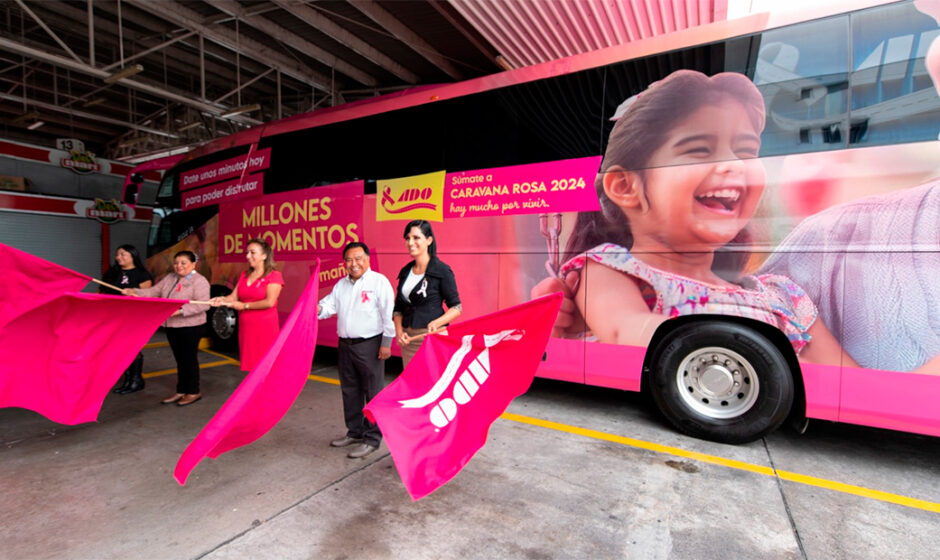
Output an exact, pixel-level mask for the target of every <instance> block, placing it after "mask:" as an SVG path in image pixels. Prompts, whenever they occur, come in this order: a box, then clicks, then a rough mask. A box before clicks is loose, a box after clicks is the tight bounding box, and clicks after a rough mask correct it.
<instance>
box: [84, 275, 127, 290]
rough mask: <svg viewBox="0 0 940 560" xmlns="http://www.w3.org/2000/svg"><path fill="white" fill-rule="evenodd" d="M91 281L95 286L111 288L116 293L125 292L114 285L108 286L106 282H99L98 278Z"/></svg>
mask: <svg viewBox="0 0 940 560" xmlns="http://www.w3.org/2000/svg"><path fill="white" fill-rule="evenodd" d="M91 281H92V282H94V283H95V284H101V285H102V286H104V287H105V288H111V289H112V290H114V291H116V292H123V291H124V289H123V288H118V287H117V286H115V285H114V284H108V283H107V282H105V281H104V280H98V279H97V278H92V279H91Z"/></svg>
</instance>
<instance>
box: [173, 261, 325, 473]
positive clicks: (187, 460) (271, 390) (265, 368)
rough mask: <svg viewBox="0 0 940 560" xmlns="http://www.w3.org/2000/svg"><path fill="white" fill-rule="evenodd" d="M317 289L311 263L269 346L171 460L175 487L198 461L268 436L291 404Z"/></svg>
mask: <svg viewBox="0 0 940 560" xmlns="http://www.w3.org/2000/svg"><path fill="white" fill-rule="evenodd" d="M319 287H320V261H319V259H317V264H316V267H314V268H313V269H312V270H311V276H310V280H308V281H307V286H306V287H305V288H304V291H303V293H302V294H301V295H300V299H299V300H298V301H297V305H296V306H294V309H293V311H291V313H290V315H289V316H288V317H287V321H286V322H285V323H284V326H283V327H282V328H281V332H280V333H279V334H278V336H277V339H276V340H275V341H274V344H273V345H271V348H270V349H268V352H267V353H266V354H265V355H264V358H262V359H261V361H260V362H258V365H256V366H255V367H254V368H253V369H252V370H251V371H250V372H249V373H248V375H247V376H245V379H243V380H242V382H241V384H240V385H239V386H238V387H237V388H236V389H235V392H234V393H232V396H231V397H229V399H228V400H227V401H225V404H223V405H222V408H220V409H219V411H218V412H217V413H216V414H215V416H213V417H212V419H211V420H209V423H208V424H206V427H205V428H203V429H202V431H201V432H199V434H198V435H197V436H196V439H194V440H193V441H192V443H190V444H189V446H188V447H187V448H186V449H185V450H184V451H183V454H182V455H181V456H180V458H179V461H177V462H176V469H175V470H174V471H173V476H174V477H175V478H176V481H177V482H179V483H180V484H181V485H183V484H186V479H187V478H188V477H189V473H190V472H192V470H193V469H194V468H195V467H196V465H197V464H199V461H202V459H203V458H204V457H207V456H208V457H211V458H213V459H215V458H216V457H218V456H219V455H221V454H223V453H225V452H226V451H231V450H232V449H235V448H236V447H241V446H243V445H248V444H249V443H251V442H253V441H255V440H256V439H258V438H260V437H261V436H263V435H264V434H266V433H268V430H270V429H271V428H273V427H274V425H275V424H277V423H278V421H279V420H280V419H281V418H283V417H284V415H285V414H286V413H287V409H289V408H290V406H291V405H292V404H294V401H295V400H296V399H297V396H298V395H299V394H300V391H301V389H303V387H304V383H305V382H306V381H307V376H308V375H310V366H311V364H312V363H313V352H314V350H315V348H316V344H317V292H318V290H319Z"/></svg>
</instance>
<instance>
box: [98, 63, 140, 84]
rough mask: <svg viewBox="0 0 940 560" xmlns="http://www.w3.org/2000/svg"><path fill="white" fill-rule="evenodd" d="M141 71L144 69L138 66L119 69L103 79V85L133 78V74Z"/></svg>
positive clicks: (133, 65)
mask: <svg viewBox="0 0 940 560" xmlns="http://www.w3.org/2000/svg"><path fill="white" fill-rule="evenodd" d="M143 71H144V67H143V66H141V65H140V64H132V65H130V66H125V67H124V68H121V69H120V70H118V71H117V72H115V73H113V74H111V75H110V76H108V77H107V78H105V79H104V83H106V84H113V83H114V82H117V81H118V80H123V79H124V78H128V77H130V76H133V75H134V74H139V73H141V72H143Z"/></svg>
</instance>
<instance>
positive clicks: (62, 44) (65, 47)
mask: <svg viewBox="0 0 940 560" xmlns="http://www.w3.org/2000/svg"><path fill="white" fill-rule="evenodd" d="M16 3H17V4H19V6H20V8H21V9H22V10H23V11H24V12H26V13H27V14H29V17H31V18H33V20H34V21H35V22H36V23H38V24H39V27H42V28H43V30H44V31H45V32H46V33H48V34H49V36H50V37H52V39H53V40H55V42H56V43H58V44H59V46H60V47H62V50H64V51H65V52H67V53H69V56H71V57H72V58H73V59H74V60H75V61H76V62H82V59H81V58H79V57H78V55H77V54H75V53H74V52H72V49H70V48H69V46H68V45H66V44H65V41H63V40H62V39H59V36H58V35H56V34H55V32H54V31H53V30H52V29H50V28H49V26H48V25H46V22H44V21H42V19H40V17H39V16H37V15H36V13H35V12H33V11H32V10H30V9H29V6H27V5H26V3H25V2H23V0H16Z"/></svg>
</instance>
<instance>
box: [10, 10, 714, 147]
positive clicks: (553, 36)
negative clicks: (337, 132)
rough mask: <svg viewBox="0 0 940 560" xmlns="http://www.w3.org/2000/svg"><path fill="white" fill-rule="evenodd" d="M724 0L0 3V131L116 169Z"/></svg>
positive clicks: (672, 22) (643, 32)
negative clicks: (63, 143)
mask: <svg viewBox="0 0 940 560" xmlns="http://www.w3.org/2000/svg"><path fill="white" fill-rule="evenodd" d="M727 4H728V0H306V1H305V0H2V1H0V126H2V131H0V136H2V137H4V138H9V139H15V140H19V141H24V142H30V143H33V144H38V145H53V144H54V143H55V140H56V139H57V138H75V139H79V140H82V141H83V142H84V143H85V144H86V146H87V147H88V149H90V150H91V151H93V152H95V153H96V154H97V155H99V156H103V157H107V158H111V159H121V160H127V161H135V160H139V159H141V158H143V157H146V156H147V155H148V154H151V155H152V154H157V153H167V152H168V151H170V150H173V149H185V148H186V147H190V146H194V145H198V144H201V143H204V142H206V141H207V140H210V139H212V138H217V137H219V136H224V135H227V134H230V133H233V132H237V131H239V130H242V129H244V128H245V127H250V126H253V125H257V124H260V123H261V122H265V121H270V120H275V119H279V118H283V117H288V116H291V115H296V114H299V113H306V112H309V111H315V110H317V109H319V108H323V107H330V106H334V105H338V104H342V103H346V102H350V101H355V100H359V99H363V98H368V97H374V96H377V95H381V94H383V93H389V92H393V91H398V90H402V89H407V88H412V87H416V86H423V85H429V84H439V83H448V82H456V81H460V80H464V79H468V78H474V77H479V76H483V75H487V74H493V73H497V72H501V71H503V70H506V69H511V68H519V67H523V66H530V65H533V64H537V63H541V62H546V61H549V60H555V59H559V58H563V57H565V56H570V55H574V54H578V53H582V52H587V51H592V50H596V49H600V48H604V47H608V46H613V45H619V44H624V43H627V42H630V41H634V40H638V39H643V38H647V37H651V36H654V35H659V34H663V33H668V32H670V31H675V30H679V29H684V28H687V27H694V26H696V25H702V24H706V23H711V22H713V21H719V20H722V19H725V18H726V17H727V11H728V8H727Z"/></svg>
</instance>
